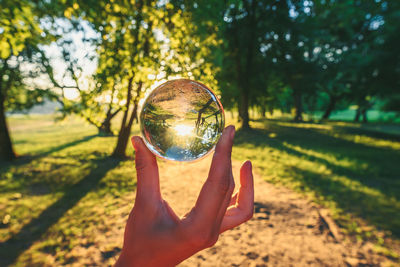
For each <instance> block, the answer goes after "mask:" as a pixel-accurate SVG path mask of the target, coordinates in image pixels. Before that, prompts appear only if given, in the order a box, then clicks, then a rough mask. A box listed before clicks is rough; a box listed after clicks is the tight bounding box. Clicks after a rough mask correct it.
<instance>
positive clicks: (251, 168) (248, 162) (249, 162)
mask: <svg viewBox="0 0 400 267" xmlns="http://www.w3.org/2000/svg"><path fill="white" fill-rule="evenodd" d="M246 163H247V164H249V168H250V170H253V164H252V163H251V161H250V160H248V161H246Z"/></svg>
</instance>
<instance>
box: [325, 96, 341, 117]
mask: <svg viewBox="0 0 400 267" xmlns="http://www.w3.org/2000/svg"><path fill="white" fill-rule="evenodd" d="M336 102H337V99H336V97H333V96H331V97H330V99H329V104H328V107H327V108H326V110H325V113H324V115H323V116H322V118H321V120H327V119H329V117H330V115H331V113H332V111H333V110H334V109H335V106H336Z"/></svg>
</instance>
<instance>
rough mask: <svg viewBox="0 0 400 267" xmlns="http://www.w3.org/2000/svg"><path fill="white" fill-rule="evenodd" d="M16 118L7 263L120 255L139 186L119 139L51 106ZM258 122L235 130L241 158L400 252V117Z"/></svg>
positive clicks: (3, 230) (4, 174)
mask: <svg viewBox="0 0 400 267" xmlns="http://www.w3.org/2000/svg"><path fill="white" fill-rule="evenodd" d="M9 121H10V125H11V129H12V137H13V141H14V144H15V149H16V151H17V153H18V154H20V155H22V156H21V158H19V159H18V160H17V161H16V162H14V163H12V164H8V165H2V166H0V242H2V243H0V266H5V265H7V264H11V263H14V264H15V265H17V266H22V265H24V266H25V265H29V266H31V265H37V266H51V265H54V264H57V265H61V264H68V263H73V262H76V261H77V260H78V259H79V264H80V265H84V264H85V262H84V257H82V256H80V255H86V256H85V257H87V255H91V257H92V258H93V259H95V260H96V262H99V263H101V264H102V265H107V264H111V263H112V262H113V261H114V259H113V256H114V255H116V254H117V252H118V251H119V248H120V246H121V242H122V236H121V231H122V228H123V227H124V222H125V220H126V217H127V215H128V213H129V211H130V209H131V207H132V204H133V203H132V202H133V201H132V200H133V194H132V191H133V190H134V188H135V178H134V177H135V170H134V165H133V163H132V161H118V160H114V159H111V158H109V155H110V153H111V152H112V149H113V148H114V146H115V142H116V138H115V137H102V136H98V135H96V133H97V132H96V129H94V128H93V127H91V126H89V125H87V124H86V123H84V122H83V121H81V120H80V119H77V118H70V119H68V120H67V121H65V122H57V123H55V122H54V117H53V116H50V115H45V116H43V115H42V116H29V117H25V116H20V117H16V116H14V117H11V118H10V119H9ZM229 121H232V120H231V119H228V122H229ZM251 126H252V127H253V130H251V131H238V133H237V135H236V138H235V147H234V150H233V157H234V158H235V159H237V160H245V159H251V160H252V161H253V165H254V166H255V167H256V170H257V172H258V173H259V174H260V175H262V177H263V178H264V179H265V180H267V181H269V182H273V183H276V184H281V185H284V186H287V187H290V188H293V189H294V190H297V191H299V192H302V193H303V194H305V195H307V196H309V197H310V198H312V199H313V200H314V201H316V202H317V203H320V204H321V205H324V206H326V207H328V208H330V209H331V211H332V213H333V215H334V217H335V219H336V220H337V222H338V223H339V224H340V225H341V227H342V228H343V229H344V231H346V232H348V233H349V234H350V237H357V238H359V239H363V240H372V241H373V242H374V243H375V244H376V245H377V248H378V249H379V250H381V251H382V252H384V253H386V254H388V255H390V256H392V257H395V258H396V257H397V254H396V251H398V250H397V249H398V247H399V245H398V244H399V241H398V240H399V238H400V230H399V229H400V179H399V178H400V177H399V166H398V165H399V163H400V137H399V135H397V133H398V132H397V131H396V129H397V128H396V127H397V126H396V125H394V126H390V125H378V124H375V125H374V126H373V127H372V128H371V127H370V128H368V127H367V128H366V127H365V125H361V124H350V123H340V122H335V123H324V124H311V123H308V124H307V123H303V124H296V123H291V122H284V121H272V120H259V121H254V122H252V123H251ZM377 127H378V128H377ZM385 129H389V130H388V131H386V130H385ZM137 131H138V128H137V127H135V128H134V130H133V132H134V133H137ZM382 131H383V132H382ZM128 149H129V151H128V152H127V153H128V155H132V154H133V151H132V149H131V148H130V147H129V148H128Z"/></svg>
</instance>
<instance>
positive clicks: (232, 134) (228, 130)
mask: <svg viewBox="0 0 400 267" xmlns="http://www.w3.org/2000/svg"><path fill="white" fill-rule="evenodd" d="M235 132H236V129H235V126H234V125H229V126H227V127H225V129H224V131H223V133H222V135H227V136H228V137H229V138H230V139H233V138H234V137H235Z"/></svg>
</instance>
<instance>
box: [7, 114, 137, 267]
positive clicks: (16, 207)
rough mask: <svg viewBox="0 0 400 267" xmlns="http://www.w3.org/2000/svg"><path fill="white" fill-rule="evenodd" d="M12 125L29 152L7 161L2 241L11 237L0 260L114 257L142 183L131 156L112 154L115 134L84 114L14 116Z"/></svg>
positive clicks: (22, 150)
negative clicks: (101, 131)
mask: <svg viewBox="0 0 400 267" xmlns="http://www.w3.org/2000/svg"><path fill="white" fill-rule="evenodd" d="M10 124H11V132H12V137H13V140H14V143H15V144H16V145H15V150H16V152H17V153H18V154H20V155H22V156H21V158H20V159H18V160H17V161H16V162H15V163H14V164H11V165H3V166H0V224H1V227H0V242H5V241H6V242H7V240H8V243H6V245H7V247H6V249H0V259H1V260H0V265H3V260H5V263H10V262H9V260H10V259H13V261H14V260H15V257H16V256H18V257H19V258H18V260H17V262H18V265H20V264H22V265H41V266H42V265H53V264H54V263H57V264H67V263H72V262H74V261H75V259H76V258H77V257H78V256H79V253H83V251H84V250H93V252H91V254H92V255H93V257H97V258H96V261H97V262H103V263H104V264H107V262H109V263H112V262H114V259H113V258H112V257H113V256H114V255H116V254H117V253H118V251H119V248H120V247H121V242H122V235H121V233H122V227H124V221H125V220H126V216H127V214H128V212H129V210H130V209H131V207H132V199H133V194H132V192H133V190H134V188H135V170H134V165H133V164H132V161H118V160H115V159H111V158H109V155H110V154H111V152H112V149H113V148H114V146H115V142H116V137H102V136H98V135H97V131H96V129H95V128H94V127H92V126H90V125H87V124H86V123H84V122H83V121H82V120H80V119H79V118H70V119H68V120H66V121H64V122H54V117H53V116H30V117H13V118H11V119H10ZM137 130H138V128H137V127H136V126H135V128H134V132H137ZM127 153H128V155H133V151H132V149H131V148H130V147H129V148H128V152H127ZM46 212H47V213H46ZM115 212H117V213H115ZM116 214H117V216H116ZM5 217H7V218H8V221H6V222H5V221H4V218H5ZM35 233H37V234H35ZM110 235H112V236H111V237H110ZM10 238H14V239H11V240H13V241H12V242H11V241H10V240H9V239H10ZM10 242H11V243H10ZM89 263H90V261H88V264H89Z"/></svg>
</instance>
